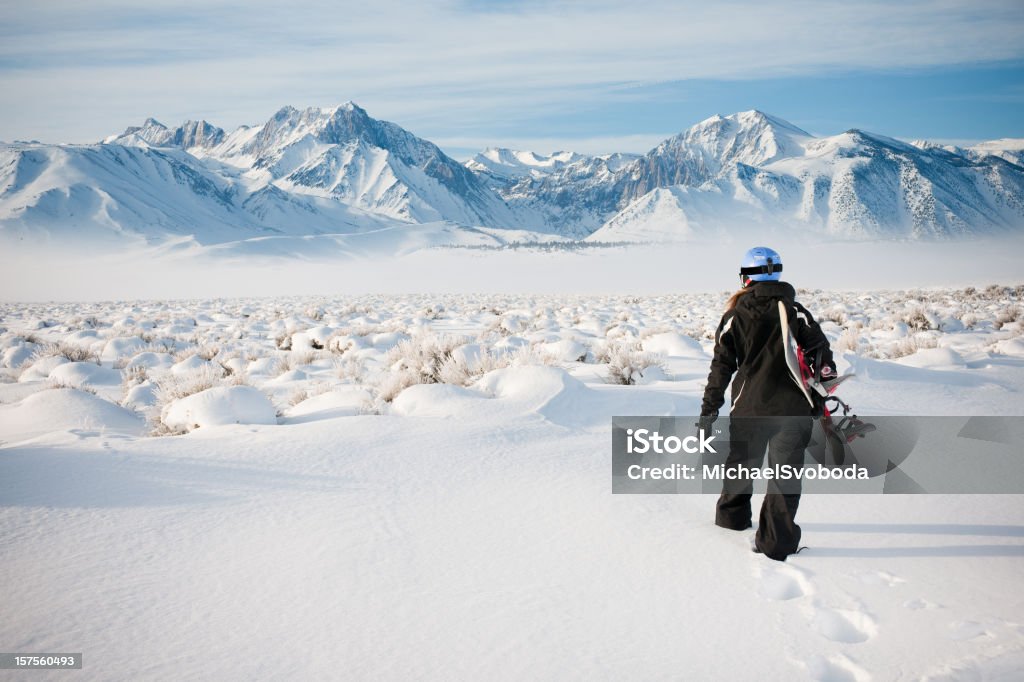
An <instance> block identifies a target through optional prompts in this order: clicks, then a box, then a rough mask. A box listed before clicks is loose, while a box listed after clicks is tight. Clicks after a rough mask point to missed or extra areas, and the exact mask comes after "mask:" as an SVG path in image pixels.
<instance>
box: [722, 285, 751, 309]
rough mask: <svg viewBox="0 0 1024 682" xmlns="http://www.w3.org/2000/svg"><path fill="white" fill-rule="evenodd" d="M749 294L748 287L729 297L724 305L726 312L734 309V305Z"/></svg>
mask: <svg viewBox="0 0 1024 682" xmlns="http://www.w3.org/2000/svg"><path fill="white" fill-rule="evenodd" d="M749 293H750V287H748V288H746V289H740V290H739V291H737V292H736V293H735V294H733V295H732V296H730V297H729V300H728V301H726V303H725V310H726V312H728V311H730V310H732V309H733V308H735V307H736V304H737V303H739V302H740V299H741V298H743V297H744V296H745V295H747V294H749Z"/></svg>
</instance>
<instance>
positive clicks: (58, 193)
mask: <svg viewBox="0 0 1024 682" xmlns="http://www.w3.org/2000/svg"><path fill="white" fill-rule="evenodd" d="M1022 156H1024V140H996V141H992V142H987V143H982V144H978V145H974V146H971V147H966V148H960V147H948V146H942V145H935V144H931V143H928V142H914V143H904V142H901V141H899V140H895V139H893V138H889V137H885V136H882V135H878V134H874V133H869V132H865V131H861V130H849V131H846V132H844V133H841V134H839V135H833V136H830V137H815V136H813V135H811V134H809V133H807V132H806V131H803V130H801V129H800V128H798V127H796V126H794V125H792V124H790V123H787V122H786V121H783V120H781V119H779V118H777V117H774V116H771V115H769V114H765V113H763V112H760V111H746V112H740V113H737V114H732V115H730V116H713V117H711V118H709V119H707V120H705V121H702V122H700V123H698V124H697V125H695V126H693V127H691V128H689V129H688V130H685V131H683V132H682V133H679V134H678V135H675V136H673V137H671V138H668V139H666V140H665V141H664V142H662V143H661V144H659V145H657V146H656V147H655V148H654V149H652V150H650V151H649V152H648V153H647V154H644V155H634V154H610V155H604V156H586V155H582V154H576V153H572V152H556V153H554V154H551V155H549V156H544V155H539V154H536V153H533V152H528V151H515V150H510V149H500V148H492V149H487V150H485V151H483V152H481V153H480V154H478V155H476V156H475V157H474V158H472V159H470V160H469V161H467V162H466V163H465V164H463V163H459V162H457V161H455V160H454V159H452V158H450V157H449V156H447V155H446V154H444V152H442V151H441V150H440V149H439V148H438V147H437V146H436V145H434V144H432V143H431V142H429V141H427V140H424V139H422V138H419V137H416V136H415V135H413V134H412V133H410V132H408V131H406V130H405V129H403V128H401V127H400V126H398V125H396V124H394V123H389V122H386V121H380V120H377V119H374V118H372V117H370V116H369V114H367V112H366V111H365V110H363V109H362V108H361V107H359V106H358V105H356V104H353V103H351V102H349V103H346V104H343V105H341V106H338V107H335V108H327V109H323V108H307V109H303V110H300V109H296V108H293V107H284V108H282V109H281V110H279V111H278V112H277V113H275V114H274V115H273V116H272V117H271V118H270V119H269V120H268V121H267V122H266V123H264V124H262V125H258V126H242V127H240V128H238V129H236V130H234V131H232V132H226V131H224V130H223V129H221V128H219V127H217V126H215V125H213V124H211V123H208V122H206V121H186V122H185V123H183V124H182V125H180V126H177V127H168V126H165V125H164V124H162V123H160V122H158V121H156V120H154V119H152V118H150V119H147V120H146V121H145V123H144V124H143V125H141V126H132V127H129V128H127V129H126V130H125V131H124V132H123V133H121V134H119V135H113V136H111V137H108V138H106V139H105V140H104V141H103V142H102V143H98V144H86V145H46V144H40V143H11V144H0V235H8V236H16V237H17V238H26V237H28V238H34V237H39V236H40V235H44V236H45V235H48V236H49V237H50V238H59V239H62V240H70V239H74V238H81V239H87V240H95V239H97V238H107V239H114V240H124V239H142V240H145V241H149V242H159V241H161V240H165V239H167V238H170V237H173V238H179V237H181V236H191V237H192V239H194V240H195V241H197V242H199V243H204V244H206V243H221V242H230V241H237V240H245V239H251V238H256V237H265V236H303V235H316V234H357V233H365V232H366V231H374V230H381V229H384V228H392V227H395V226H405V228H403V229H406V228H407V230H408V229H412V230H414V229H416V226H420V225H423V226H427V225H432V226H437V225H448V226H450V229H449V228H445V229H444V230H441V231H440V232H437V231H436V230H435V228H433V227H431V228H429V229H430V230H435V231H433V232H431V234H444V235H448V234H451V235H453V236H452V237H451V239H452V240H453V241H454V242H457V243H466V242H467V239H466V236H467V234H468V235H470V238H469V240H468V241H473V240H476V239H478V238H479V235H480V234H482V233H481V232H480V230H481V229H484V230H489V231H490V232H489V233H488V234H491V235H494V234H497V233H496V232H495V230H498V231H501V230H507V231H508V234H509V235H515V237H514V238H515V239H522V238H524V237H525V238H527V239H530V238H531V237H530V235H531V234H533V235H539V234H540V233H545V234H547V235H560V236H564V237H572V238H578V239H579V238H587V239H590V240H595V241H617V240H626V241H636V240H641V241H642V240H676V239H688V238H693V237H699V236H702V235H704V236H711V235H718V234H721V233H723V232H729V231H731V230H734V229H739V228H741V227H756V228H758V229H761V228H764V227H775V228H780V229H786V230H790V229H798V230H807V231H809V232H812V233H816V234H818V235H823V236H826V237H828V236H835V237H841V238H901V239H902V238H911V239H932V238H946V237H952V236H971V235H983V234H993V233H1002V232H1007V231H1020V230H1021V229H1024V163H1022V162H1024V159H1022ZM424 229H428V228H426V227H425V228H424ZM467 230H468V231H469V232H468V233H467V232H465V231H467ZM460 231H461V232H460ZM524 231H525V232H524ZM400 232H401V231H400ZM390 233H391V232H384V233H382V234H390ZM396 234H397V233H396ZM445 238H447V237H445ZM403 239H405V237H403ZM431 243H434V242H433V241H431Z"/></svg>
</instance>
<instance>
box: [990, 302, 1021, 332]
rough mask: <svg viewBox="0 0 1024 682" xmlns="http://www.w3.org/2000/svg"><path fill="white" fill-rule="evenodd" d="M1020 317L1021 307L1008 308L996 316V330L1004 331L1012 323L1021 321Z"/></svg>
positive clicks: (1012, 306)
mask: <svg viewBox="0 0 1024 682" xmlns="http://www.w3.org/2000/svg"><path fill="white" fill-rule="evenodd" d="M1020 316H1021V315H1020V306H1016V305H1011V306H1006V307H1005V308H1003V309H1002V310H1001V311H999V313H998V314H997V315H996V320H995V328H996V329H1002V328H1003V327H1004V326H1006V325H1008V324H1010V323H1011V322H1016V321H1017V320H1019V319H1020Z"/></svg>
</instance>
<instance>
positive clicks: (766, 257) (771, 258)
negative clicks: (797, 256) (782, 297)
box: [740, 246, 782, 287]
mask: <svg viewBox="0 0 1024 682" xmlns="http://www.w3.org/2000/svg"><path fill="white" fill-rule="evenodd" d="M780 272H782V256H780V255H779V252H778V251H776V250H775V249H769V248H768V247H767V246H755V247H754V248H752V249H751V250H750V251H747V252H746V253H745V254H744V255H743V261H742V262H741V263H740V285H741V286H743V287H747V286H750V284H751V282H777V281H778V280H779V273H780Z"/></svg>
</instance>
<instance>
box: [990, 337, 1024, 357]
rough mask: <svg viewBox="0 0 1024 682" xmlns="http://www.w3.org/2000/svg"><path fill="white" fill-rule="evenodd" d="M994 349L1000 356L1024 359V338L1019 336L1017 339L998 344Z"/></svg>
mask: <svg viewBox="0 0 1024 682" xmlns="http://www.w3.org/2000/svg"><path fill="white" fill-rule="evenodd" d="M993 348H994V350H995V351H996V352H997V353H999V354H1000V355H1016V356H1017V357H1024V338H1021V337H1019V336H1018V337H1017V338H1015V339H1006V340H1005V341H1000V342H999V343H997V344H996V345H995V346H994V347H993Z"/></svg>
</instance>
